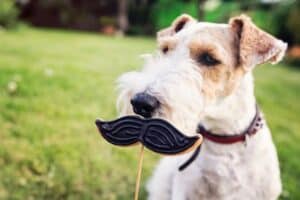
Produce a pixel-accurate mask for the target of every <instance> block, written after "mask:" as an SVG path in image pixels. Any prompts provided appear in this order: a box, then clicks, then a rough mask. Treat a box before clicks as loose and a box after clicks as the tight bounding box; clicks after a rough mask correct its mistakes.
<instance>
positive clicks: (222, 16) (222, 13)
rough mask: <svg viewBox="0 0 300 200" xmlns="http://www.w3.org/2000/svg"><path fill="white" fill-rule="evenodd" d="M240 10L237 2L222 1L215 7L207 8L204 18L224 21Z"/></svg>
mask: <svg viewBox="0 0 300 200" xmlns="http://www.w3.org/2000/svg"><path fill="white" fill-rule="evenodd" d="M238 12H240V5H239V3H237V2H222V3H221V4H219V6H217V7H216V8H215V9H212V10H207V11H206V12H205V15H204V20H205V21H209V22H219V23H220V22H222V23H226V22H227V21H228V19H229V18H230V17H232V16H234V15H237V14H238Z"/></svg>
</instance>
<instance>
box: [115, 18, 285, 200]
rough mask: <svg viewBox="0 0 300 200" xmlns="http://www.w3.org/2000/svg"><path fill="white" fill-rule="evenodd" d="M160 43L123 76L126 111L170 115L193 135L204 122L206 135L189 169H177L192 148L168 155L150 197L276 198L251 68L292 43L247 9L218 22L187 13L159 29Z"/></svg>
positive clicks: (277, 182)
mask: <svg viewBox="0 0 300 200" xmlns="http://www.w3.org/2000/svg"><path fill="white" fill-rule="evenodd" d="M157 42H158V47H159V49H158V51H157V52H155V53H154V54H146V55H144V56H143V57H144V59H145V64H144V66H143V68H142V70H140V71H133V72H128V73H125V74H123V75H121V77H120V78H119V79H118V84H119V91H120V94H119V98H118V109H119V111H120V113H121V115H128V114H137V115H141V116H143V117H146V118H149V117H158V118H163V119H165V120H167V121H169V122H171V123H172V124H173V125H174V126H175V127H177V128H178V129H179V130H181V131H182V132H184V133H185V134H186V135H188V136H193V135H195V134H198V133H199V126H200V127H201V128H202V130H204V132H205V133H207V134H206V135H205V134H204V135H203V136H204V142H203V144H202V146H201V150H200V154H199V156H198V157H197V158H196V160H195V161H194V162H193V163H192V164H191V165H190V166H188V167H187V168H186V169H185V170H183V171H179V170H178V167H179V165H180V164H182V162H184V161H185V160H186V159H187V158H188V157H189V156H190V155H188V154H183V155H178V156H175V157H164V158H162V159H161V161H160V162H159V164H158V166H157V167H156V170H155V172H154V174H153V176H152V177H151V179H150V181H149V182H148V184H147V190H148V199H149V200H170V199H172V200H198V199H201V200H217V199H221V200H223V199H225V200H231V199H237V200H241V199H243V200H248V199H249V200H254V199H255V200H273V199H277V198H278V197H279V195H280V193H281V187H282V186H281V179H280V170H279V163H278V157H277V152H276V149H275V146H274V144H273V141H272V137H271V134H270V131H269V129H268V127H267V125H266V123H265V121H264V119H263V117H262V114H261V112H260V110H259V108H257V106H256V100H255V96H254V84H253V75H252V71H253V69H254V68H255V67H256V66H257V65H259V64H262V63H267V62H270V63H272V64H275V63H277V62H279V61H280V60H282V58H283V56H284V54H285V51H286V49H287V44H286V43H284V42H283V41H281V40H279V39H276V38H275V37H273V36H271V35H270V34H268V33H266V32H264V31H263V30H261V29H260V28H258V27H257V26H256V25H255V24H254V23H253V22H252V20H251V19H250V18H249V17H248V16H246V15H241V16H237V17H233V18H231V19H230V21H229V22H228V24H215V23H205V22H197V21H196V20H195V19H194V18H192V17H191V16H189V15H186V14H183V15H181V16H179V17H178V18H176V19H175V20H174V22H173V23H172V24H171V26H170V27H168V28H166V29H163V30H161V31H159V32H158V33H157ZM257 116H259V117H257ZM257 119H258V120H257ZM256 122H261V123H260V125H259V127H256V128H255V129H254V131H253V130H251V131H252V132H251V133H254V134H248V133H249V129H250V128H251V129H252V128H253V123H256ZM256 125H258V124H256ZM262 125H263V126H262ZM204 132H203V133H204ZM200 134H201V130H200ZM236 137H241V138H242V139H241V138H240V139H239V140H235V141H234V140H232V139H234V138H236ZM218 138H219V139H218ZM217 139H218V140H217Z"/></svg>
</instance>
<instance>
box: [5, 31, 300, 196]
mask: <svg viewBox="0 0 300 200" xmlns="http://www.w3.org/2000/svg"><path fill="white" fill-rule="evenodd" d="M154 48H155V43H154V40H152V39H145V38H111V37H104V36H99V35H97V34H87V33H74V32H68V31H54V30H38V29H30V28H25V29H21V30H19V31H15V32H5V31H3V32H0V55H1V57H0V127H1V131H0V168H1V170H0V199H20V200H21V199H132V192H133V190H134V183H135V175H136V166H137V156H138V149H139V148H138V147H136V148H128V149H123V148H122V149H121V148H117V147H113V146H111V145H109V144H107V143H106V142H105V141H103V140H101V138H100V136H99V135H98V133H97V130H96V127H95V126H94V120H95V119H96V118H97V117H102V118H104V119H112V118H114V117H115V116H116V110H115V99H116V92H115V89H114V88H115V80H116V78H117V77H118V76H119V75H120V74H121V73H123V72H125V71H128V70H130V69H136V68H138V67H139V66H140V64H141V63H142V61H141V60H140V59H139V57H138V56H139V54H142V53H147V52H152V51H153V49H154ZM255 74H256V94H257V96H258V102H259V104H260V105H261V107H262V109H263V110H264V112H265V114H266V117H267V120H268V122H269V125H270V128H271V130H272V132H273V136H274V140H275V142H276V145H277V147H278V152H279V155H280V160H281V168H282V178H283V182H284V191H285V192H284V195H283V199H299V198H300V192H299V189H298V188H299V187H300V182H299V180H300V162H299V160H298V156H299V155H300V146H299V144H298V142H299V141H300V134H299V133H298V131H299V130H300V123H299V113H300V104H299V102H298V101H299V97H300V94H299V90H300V82H299V81H300V71H299V70H296V69H292V68H287V67H284V66H283V65H278V66H264V67H259V68H258V69H257V70H256V73H255ZM158 157H159V156H156V155H154V154H153V153H150V152H147V153H146V157H145V163H144V171H143V178H142V179H143V184H145V182H146V180H147V177H148V176H149V175H150V173H151V171H152V170H153V167H154V164H155V162H156V160H157V158H158ZM142 196H143V198H142V199H144V198H145V190H144V189H143V190H142Z"/></svg>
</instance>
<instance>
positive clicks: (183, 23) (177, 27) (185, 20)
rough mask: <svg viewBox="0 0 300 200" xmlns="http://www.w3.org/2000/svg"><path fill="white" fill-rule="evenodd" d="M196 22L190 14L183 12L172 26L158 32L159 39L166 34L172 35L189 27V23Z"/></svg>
mask: <svg viewBox="0 0 300 200" xmlns="http://www.w3.org/2000/svg"><path fill="white" fill-rule="evenodd" d="M195 22H196V20H195V19H194V18H193V17H191V16H190V15H187V14H182V15H180V16H179V17H177V18H176V19H175V20H174V21H173V22H172V24H171V26H170V27H168V28H165V29H162V30H160V31H159V32H157V38H158V39H159V38H162V37H165V36H172V35H174V34H175V33H178V32H179V31H181V30H182V29H184V28H185V27H187V25H189V24H191V23H195Z"/></svg>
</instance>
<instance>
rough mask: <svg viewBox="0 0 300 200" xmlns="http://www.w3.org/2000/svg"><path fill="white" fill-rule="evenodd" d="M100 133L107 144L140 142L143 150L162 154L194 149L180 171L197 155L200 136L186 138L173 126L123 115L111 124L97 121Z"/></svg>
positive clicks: (186, 151)
mask: <svg viewBox="0 0 300 200" xmlns="http://www.w3.org/2000/svg"><path fill="white" fill-rule="evenodd" d="M96 125H97V127H98V130H99V132H100V133H101V135H102V136H103V138H104V139H105V140H107V141H108V142H109V143H111V144H114V145H118V146H129V145H134V144H137V143H138V142H140V143H141V144H142V145H144V146H145V147H146V148H148V149H150V150H151V151H154V152H156V153H159V154H163V155H178V154H182V153H188V152H190V151H192V150H195V151H194V153H193V154H192V156H191V157H190V158H189V159H188V160H187V161H186V162H185V163H183V164H182V165H181V166H180V167H179V170H180V171H182V170H184V169H185V168H186V167H187V166H188V165H189V164H191V163H192V162H193V161H194V160H195V158H196V157H197V155H198V154H199V152H200V144H201V143H202V136H201V135H200V134H199V135H196V136H192V137H188V136H185V135H184V134H183V133H181V132H180V131H179V130H177V129H176V128H175V127H174V126H173V125H172V124H170V123H169V122H167V121H165V120H163V119H153V118H150V119H143V118H140V117H138V116H125V117H121V118H119V119H116V120H113V121H102V120H99V119H97V120H96Z"/></svg>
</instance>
